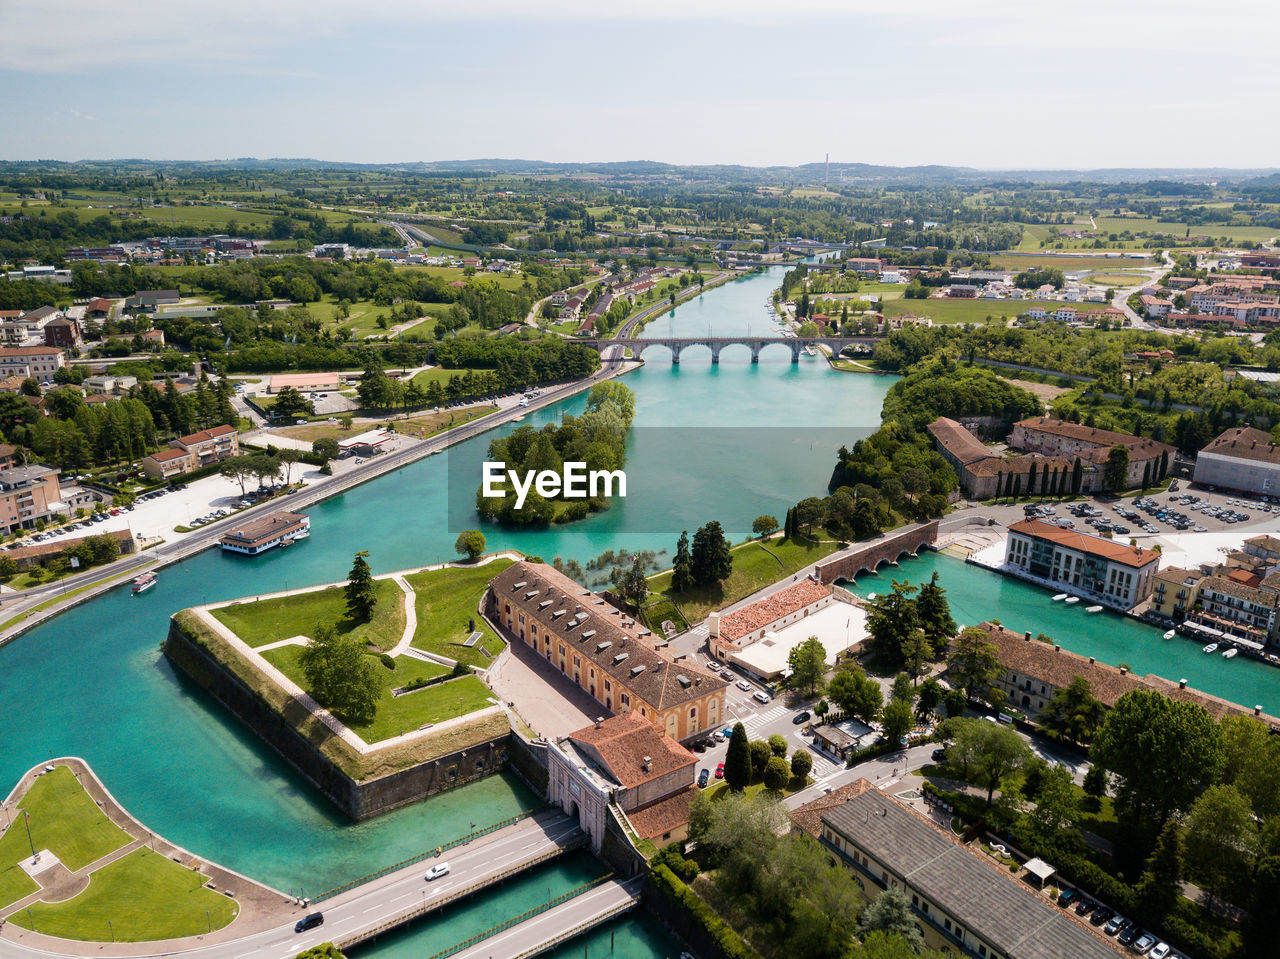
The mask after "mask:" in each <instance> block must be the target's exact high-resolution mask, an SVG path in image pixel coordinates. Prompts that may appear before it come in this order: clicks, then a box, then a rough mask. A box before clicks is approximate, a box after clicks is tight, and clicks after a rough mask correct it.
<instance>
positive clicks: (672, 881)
mask: <svg viewBox="0 0 1280 959" xmlns="http://www.w3.org/2000/svg"><path fill="white" fill-rule="evenodd" d="M649 878H650V879H651V880H652V881H653V884H654V885H655V886H656V887H657V888H658V889H660V890H661V891H662V892H663V893H665V894H667V895H668V896H670V897H671V898H672V899H673V900H675V902H676V903H677V904H679V906H680V908H682V909H684V910H685V911H686V912H688V913H689V914H690V915H691V916H693V918H694V919H696V920H697V921H698V923H699V924H700V925H701V926H702V928H704V929H705V930H706V931H707V933H708V934H709V935H710V936H711V938H712V939H714V940H715V943H716V945H717V946H718V947H719V948H720V950H721V951H722V952H723V953H724V955H726V956H728V957H729V959H761V956H760V953H758V952H756V951H755V950H754V949H752V948H751V946H750V945H748V944H747V942H746V941H745V940H744V939H743V938H742V937H741V936H740V935H738V934H737V933H736V932H734V931H733V929H732V928H730V926H729V924H728V923H727V922H725V921H724V920H723V919H721V918H720V917H719V916H717V915H716V914H715V912H714V911H713V910H712V908H711V907H710V906H708V905H707V904H706V903H705V902H703V901H702V897H701V896H699V895H698V894H697V893H695V892H694V891H693V890H692V889H690V888H689V887H688V886H686V885H685V884H684V883H683V882H682V881H681V880H680V879H679V878H677V877H676V874H675V873H673V872H672V871H671V870H670V869H668V868H667V867H666V866H664V865H662V864H661V863H659V864H657V865H655V866H653V867H652V868H650V870H649Z"/></svg>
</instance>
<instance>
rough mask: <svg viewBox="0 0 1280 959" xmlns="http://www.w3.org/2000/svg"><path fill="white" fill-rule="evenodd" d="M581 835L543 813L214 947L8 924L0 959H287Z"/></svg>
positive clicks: (202, 940) (413, 910)
mask: <svg viewBox="0 0 1280 959" xmlns="http://www.w3.org/2000/svg"><path fill="white" fill-rule="evenodd" d="M580 837H581V832H580V830H579V829H578V827H577V824H576V823H574V822H572V821H571V820H570V819H569V818H568V817H567V816H565V815H563V814H561V813H556V812H544V813H539V814H537V815H536V816H532V817H530V818H528V819H524V820H521V821H520V822H518V823H515V824H514V825H511V826H508V827H506V828H505V829H501V830H499V831H498V832H495V833H491V834H489V835H487V836H481V837H480V838H478V839H475V840H474V841H472V842H471V843H469V844H467V845H465V846H460V847H458V848H456V849H453V850H450V851H449V853H448V854H446V855H444V856H442V857H441V858H440V859H431V860H428V861H426V862H422V863H417V864H415V865H412V866H408V867H406V868H404V869H401V870H399V871H397V872H394V873H391V874H390V875H387V876H382V877H380V878H378V879H374V880H372V881H370V882H368V883H365V884H364V885H362V886H359V887H357V888H356V889H354V890H351V891H350V892H346V893H343V894H341V895H339V896H335V897H334V898H332V899H329V900H327V901H325V902H323V903H316V904H313V905H312V906H311V907H310V908H304V907H302V906H288V905H282V906H281V915H280V917H279V918H278V919H277V920H276V921H274V922H273V923H272V925H271V926H270V927H269V928H265V929H257V930H251V931H250V930H244V933H247V934H244V933H242V932H241V931H240V930H238V929H237V927H236V924H235V923H233V924H232V925H231V926H229V927H228V928H227V930H226V932H227V933H228V934H230V935H231V936H233V937H234V938H228V939H224V940H223V941H220V942H216V943H210V942H207V941H206V940H209V939H210V938H219V936H218V934H217V933H215V934H214V935H213V936H212V937H210V936H203V937H199V938H193V939H190V940H183V941H182V942H181V943H179V944H178V946H177V948H167V949H160V948H157V947H156V945H154V944H148V943H115V944H110V943H108V944H102V943H76V942H70V941H68V940H58V939H51V938H47V937H44V936H39V935H36V934H33V933H29V932H26V931H25V930H22V929H19V928H18V927H17V926H15V925H14V924H13V923H6V924H5V926H4V929H3V930H0V959H39V957H48V956H90V955H92V956H107V957H123V956H160V955H165V956H172V955H183V956H187V957H191V959H289V957H292V956H296V955H297V954H298V953H299V952H302V951H303V950H304V949H309V948H311V947H312V946H316V945H319V944H320V943H322V942H329V941H334V942H350V941H354V940H357V939H360V938H363V937H364V936H365V935H367V934H368V933H370V932H371V931H373V930H376V929H379V928H380V927H383V926H385V925H387V924H388V923H390V922H392V921H394V920H396V919H398V918H401V917H404V916H410V915H417V914H421V913H423V912H425V911H430V910H432V909H435V908H438V907H439V905H442V904H444V902H447V901H448V900H449V899H450V898H452V897H454V896H456V895H457V894H458V893H460V892H462V891H463V890H465V889H467V888H468V887H471V886H474V885H475V884H477V883H483V882H486V881H492V880H494V879H495V878H497V877H499V876H501V875H503V874H504V873H507V872H508V871H510V870H511V869H512V868H515V867H518V866H519V865H520V864H521V863H525V862H529V861H531V860H535V859H538V858H539V857H542V856H545V855H547V854H549V853H553V852H554V851H555V850H557V849H560V848H562V847H563V846H565V845H566V844H571V843H573V842H574V841H576V840H578V839H579V838H580ZM439 862H447V863H448V864H449V867H450V872H449V875H448V876H446V877H444V878H443V879H437V880H435V881H433V882H427V881H426V880H425V875H426V871H427V868H428V866H430V865H432V864H435V863H439ZM566 905H567V904H566ZM312 911H320V912H323V913H324V917H325V921H324V924H323V925H321V926H319V927H317V928H315V929H311V930H308V931H306V932H303V933H295V932H294V931H293V927H294V923H295V922H296V921H297V920H298V919H299V918H301V917H302V916H303V915H305V914H306V913H307V912H312Z"/></svg>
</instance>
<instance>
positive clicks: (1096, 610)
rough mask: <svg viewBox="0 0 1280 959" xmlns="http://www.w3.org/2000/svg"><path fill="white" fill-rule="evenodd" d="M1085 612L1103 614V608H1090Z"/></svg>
mask: <svg viewBox="0 0 1280 959" xmlns="http://www.w3.org/2000/svg"><path fill="white" fill-rule="evenodd" d="M1085 612H1086V613H1100V612H1102V607H1101V606H1090V607H1089V608H1088V609H1086V610H1085Z"/></svg>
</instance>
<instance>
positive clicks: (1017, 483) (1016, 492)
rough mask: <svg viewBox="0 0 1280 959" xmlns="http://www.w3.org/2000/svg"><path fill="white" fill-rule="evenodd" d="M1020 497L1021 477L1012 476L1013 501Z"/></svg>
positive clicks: (1017, 475)
mask: <svg viewBox="0 0 1280 959" xmlns="http://www.w3.org/2000/svg"><path fill="white" fill-rule="evenodd" d="M1021 495H1022V476H1021V475H1020V474H1014V477H1013V498H1014V499H1017V498H1018V497H1019V496H1021Z"/></svg>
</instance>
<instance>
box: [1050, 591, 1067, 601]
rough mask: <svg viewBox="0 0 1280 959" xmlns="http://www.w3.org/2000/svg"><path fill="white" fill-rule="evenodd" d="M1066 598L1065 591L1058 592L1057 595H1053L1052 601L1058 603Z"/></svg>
mask: <svg viewBox="0 0 1280 959" xmlns="http://www.w3.org/2000/svg"><path fill="white" fill-rule="evenodd" d="M1066 598H1067V594H1066V593H1059V594H1058V595H1057V596H1055V597H1053V601H1054V602H1055V603H1060V602H1062V601H1063V600H1064V599H1066Z"/></svg>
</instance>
